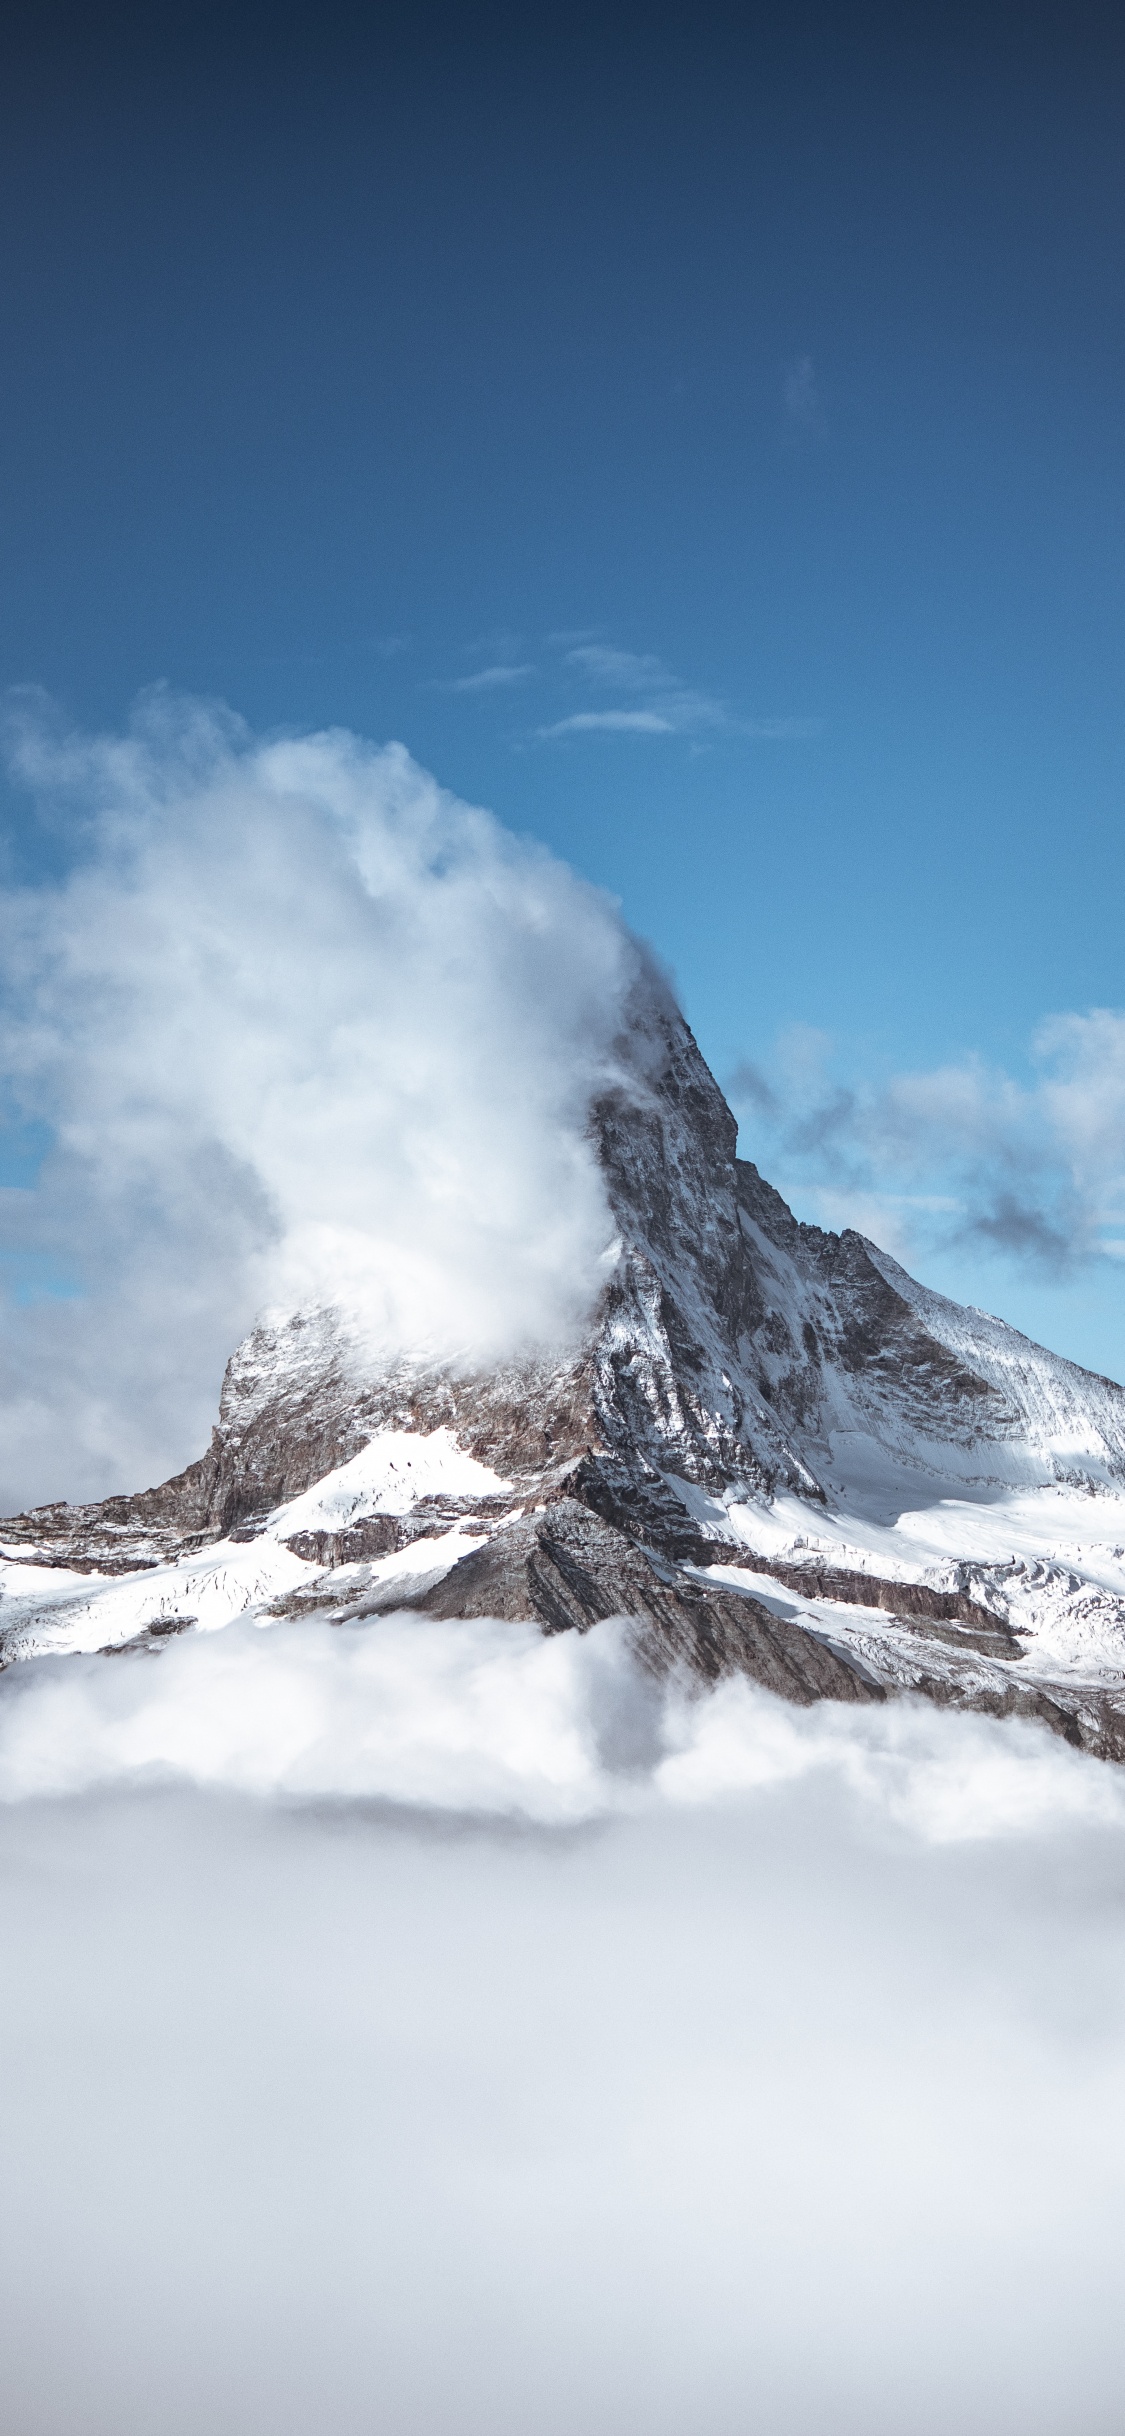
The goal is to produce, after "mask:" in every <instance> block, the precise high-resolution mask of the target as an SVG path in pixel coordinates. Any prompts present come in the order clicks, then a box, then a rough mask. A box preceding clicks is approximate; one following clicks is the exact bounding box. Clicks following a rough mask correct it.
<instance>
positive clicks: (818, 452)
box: [0, 6, 1125, 1375]
mask: <svg viewBox="0 0 1125 2436" xmlns="http://www.w3.org/2000/svg"><path fill="white" fill-rule="evenodd" d="M934 14H937V15H939V16H940V20H941V22H940V25H937V26H935V25H934V24H933V23H932V17H933V16H934ZM782 19H783V22H781V20H782ZM1122 65H1123V63H1122V55H1121V42H1120V37H1119V35H1118V33H1117V30H1116V27H1115V23H1114V19H1113V17H1112V16H1111V15H1110V14H1109V13H1108V12H1107V13H1105V14H1099V13H1096V12H1093V11H1087V12H1084V11H1082V10H1081V9H1079V10H1077V11H1073V10H1072V11H1070V12H1068V13H1067V14H1066V15H1065V17H1064V15H1063V13H1062V12H1061V11H1059V12H1057V13H1055V12H1051V11H1045V12H1038V11H1035V10H1027V11H1021V12H1019V13H1018V15H1017V14H1016V13H1013V12H1007V11H994V12H990V11H989V10H988V9H987V8H985V9H984V10H976V11H971V12H970V11H968V10H966V11H964V12H962V11H960V10H957V9H950V10H944V11H941V12H936V13H935V12H928V11H927V12H923V11H921V10H918V11H912V10H910V9H906V10H879V9H858V8H856V9H851V8H848V7H846V6H845V7H838V8H832V9H827V8H825V9H816V8H804V9H802V8H800V7H798V8H795V9H793V10H787V11H785V12H780V11H777V10H770V11H755V10H753V9H749V10H746V11H743V12H741V13H740V14H739V17H738V21H737V23H736V22H734V21H733V20H732V19H731V18H729V17H727V16H725V15H723V14H722V13H719V12H708V11H706V10H703V11H696V12H694V13H692V12H688V11H686V10H685V11H683V12H681V13H679V14H677V13H675V12H659V11H636V12H629V11H628V10H623V11H620V12H615V13H614V19H613V23H612V25H611V26H610V27H609V28H608V29H607V28H605V27H604V26H601V25H599V24H598V23H597V21H596V20H595V19H594V18H593V17H592V16H584V15H582V13H581V12H578V13H572V14H568V16H567V17H566V19H565V22H564V21H563V20H562V18H561V17H560V16H558V15H552V16H551V17H550V18H547V17H545V16H537V15H536V14H534V13H533V12H529V11H524V12H522V13H520V14H519V15H516V14H515V13H511V14H505V13H503V12H493V13H489V12H487V11H484V12H473V13H472V15H471V16H470V15H469V13H467V12H464V11H462V12H456V11H453V12H444V13H443V12H433V11H431V12H426V11H425V10H412V11H411V12H410V13H409V15H407V14H406V13H405V12H404V13H403V15H402V16H401V18H399V17H396V16H395V15H394V13H393V12H391V11H386V12H379V15H378V20H377V23H376V24H375V26H372V25H371V24H370V23H365V22H364V13H363V12H356V13H354V14H349V13H347V12H337V13H335V14H334V13H333V11H332V10H331V9H329V10H328V11H327V12H324V11H318V12H316V14H315V22H314V17H313V13H312V12H309V13H307V14H306V15H297V14H294V15H293V16H291V17H290V16H287V15H286V13H285V12H284V11H280V12H278V11H273V12H270V13H268V14H267V13H266V12H262V13H260V14H259V13H256V12H254V11H251V10H239V9H235V10H234V11H233V12H227V13H226V14H225V15H220V14H219V13H215V14H211V15H208V14H206V13H200V12H193V13H192V14H191V15H190V16H188V15H187V14H184V15H183V16H180V17H177V16H176V15H175V14H174V13H171V14H167V15H165V16H163V17H162V19H161V22H160V24H159V25H157V23H156V20H155V17H150V16H146V15H145V14H144V13H143V12H141V13H137V14H134V15H132V16H130V15H128V14H127V13H125V14H123V13H120V12H116V13H114V14H113V15H112V16H111V15H109V14H107V15H106V16H105V17H104V19H103V18H101V17H100V16H99V13H98V11H97V10H93V11H87V12H83V13H79V15H78V16H77V17H76V18H74V19H67V18H65V17H62V16H56V17H51V16H47V17H43V18H40V19H38V20H36V23H35V26H34V27H33V28H31V27H29V28H25V29H24V30H23V32H22V33H21V35H20V36H19V37H18V39H17V38H13V47H12V49H11V51H10V54H9V57H8V59H7V63H6V72H5V77H4V90H5V99H4V100H3V102H2V103H0V115H2V118H3V122H4V123H3V144H2V146H0V163H2V165H0V188H2V191H3V211H2V218H0V280H2V289H3V331H4V345H3V357H2V362H3V370H2V374H0V379H2V385H3V401H4V411H3V419H2V430H3V441H2V444H0V513H2V517H3V532H4V579H3V587H2V595H0V681H2V682H3V683H4V684H7V685H13V684H14V685H22V684H33V685H38V686H42V687H45V688H46V689H47V690H48V692H49V693H50V694H51V695H53V696H54V697H56V698H57V699H58V701H59V702H60V703H61V704H62V706H63V708H64V710H65V712H66V713H67V714H68V715H69V716H71V717H73V718H74V719H75V720H76V721H78V722H79V723H80V724H82V725H84V726H87V727H89V726H103V725H104V726H111V727H119V726H121V725H122V724H123V723H124V721H125V719H126V718H127V715H128V711H129V706H130V703H131V701H132V700H133V698H134V697H135V695H136V694H137V692H138V691H139V690H140V689H141V688H143V687H145V686H147V685H150V684H152V683H153V682H155V681H161V680H164V681H167V682H168V683H170V684H171V685H172V686H174V687H175V688H177V689H181V690H185V691H188V692H201V693H203V694H205V695H218V696H221V697H222V698H224V699H225V700H227V701H229V702H230V703H232V704H233V705H234V706H235V707H236V708H237V709H238V710H239V711H240V712H241V713H243V714H244V715H245V716H246V718H247V719H249V720H250V721H251V723H252V724H253V725H254V726H255V727H257V728H261V729H266V730H270V729H273V728H275V727H277V726H290V727H306V726H321V725H323V724H325V723H336V722H339V723H342V724H345V725H347V726H349V727H353V728H355V729H357V730H359V731H360V732H362V733H364V734H366V735H370V736H372V737H374V738H377V739H380V740H382V739H385V738H389V737H398V738H401V739H402V740H403V741H404V742H405V743H406V745H407V746H408V747H409V749H410V751H411V752H412V753H413V754H414V755H415V756H416V757H417V758H418V759H419V760H420V761H422V762H423V763H425V764H426V765H427V766H429V767H430V768H432V769H433V770H434V771H435V772H436V774H437V775H438V777H439V778H440V779H441V780H442V781H443V782H444V783H445V784H446V785H448V786H449V787H451V788H453V789H454V790H455V791H456V792H457V793H458V794H460V795H462V796H465V797H468V798H469V799H470V800H473V801H477V802H481V803H484V804H487V805H489V806H491V807H492V808H493V809H494V810H495V811H496V812H497V813H498V814H499V815H500V817H501V818H502V819H503V820H504V821H505V822H507V823H508V824H509V825H510V826H511V827H513V828H514V829H516V830H517V831H521V832H523V831H530V832H532V833H534V834H535V835H537V836H539V837H541V838H543V839H545V840H546V841H547V842H548V843H549V844H550V845H552V846H553V847H554V848H555V849H556V850H557V851H558V852H560V853H561V854H563V855H564V856H566V857H567V858H569V859H570V860H571V861H573V862H574V863H576V864H577V865H578V866H579V867H580V868H581V869H582V870H583V871H584V872H585V873H586V874H587V875H588V876H589V877H590V878H592V879H594V880H596V881H599V882H601V883H603V884H604V885H605V886H606V887H608V888H609V889H611V890H612V891H614V892H615V893H616V894H617V895H619V896H620V898H621V900H622V902H623V904H624V908H625V911H626V914H627V916H628V919H629V920H630V922H632V923H633V924H634V925H635V926H636V927H637V928H638V929H639V930H641V931H642V932H643V933H645V934H646V935H647V936H648V937H649V938H650V939H651V940H652V941H653V942H654V944H655V945H656V947H657V948H658V950H659V952H660V953H661V955H662V956H663V957H664V958H665V959H666V960H667V962H668V963H669V964H670V965H671V967H672V968H673V970H674V972H675V974H676V977H677V981H678V984H679V987H680V990H681V993H682V995H683V998H684V1002H685V1005H686V1008H687V1011H688V1013H689V1016H690V1018H691V1020H692V1022H693V1024H694V1026H695V1029H696V1031H697V1033H698V1036H699V1038H700V1041H701V1044H702V1046H703V1048H704V1051H705V1053H706V1054H707V1056H708V1057H709V1059H710V1060H711V1062H712V1064H713V1065H714V1067H715V1069H716V1071H717V1072H718V1074H719V1075H720V1077H721V1078H722V1079H723V1080H724V1081H725V1082H728V1083H729V1084H730V1085H731V1087H732V1090H734V1089H736V1088H737V1092H738V1095H739V1096H738V1107H739V1114H740V1119H741V1122H742V1127H743V1146H744V1148H745V1150H746V1151H747V1152H748V1154H749V1155H751V1156H756V1157H759V1158H760V1160H761V1163H762V1164H763V1166H765V1167H766V1169H767V1171H768V1172H770V1173H771V1174H773V1175H774V1177H775V1178H776V1180H777V1181H778V1182H779V1183H781V1184H782V1185H783V1187H785V1188H786V1189H787V1190H789V1191H790V1193H791V1194H792V1196H793V1197H794V1199H795V1200H796V1202H797V1205H798V1207H799V1208H800V1209H801V1211H802V1214H804V1215H808V1216H817V1215H819V1216H821V1217H823V1218H824V1219H825V1220H826V1221H827V1222H829V1223H833V1224H840V1223H844V1222H846V1221H848V1220H849V1219H851V1218H854V1219H855V1220H856V1222H858V1223H862V1224H865V1225H867V1226H868V1227H869V1231H871V1232H872V1233H878V1234H880V1235H881V1239H882V1240H884V1241H892V1242H893V1245H894V1247H895V1248H897V1249H899V1250H900V1252H901V1254H902V1255H903V1256H904V1257H909V1259H910V1261H911V1265H913V1266H914V1267H915V1268H916V1269H917V1270H918V1271H919V1273H920V1274H922V1275H924V1276H926V1277H927V1278H928V1279H929V1280H930V1281H931V1282H933V1283H935V1284H938V1285H941V1286H943V1287H945V1288H946V1289H947V1290H950V1291H953V1292H955V1293H957V1294H958V1295H959V1296H961V1297H963V1298H964V1299H967V1300H972V1301H979V1302H983V1303H985V1304H986V1305H988V1306H989V1307H991V1308H994V1309H998V1310H1000V1311H1002V1312H1004V1313H1005V1315H1006V1316H1008V1317H1011V1318H1013V1319H1015V1320H1016V1321H1017V1322H1018V1323H1019V1324H1021V1325H1023V1326H1026V1327H1027V1328H1028V1329H1029V1330H1031V1331H1032V1332H1033V1333H1035V1334H1037V1335H1040V1336H1043V1337H1044V1338H1046V1340H1047V1341H1049V1342H1051V1343H1053V1344H1055V1345H1057V1346H1058V1347H1059V1348H1060V1349H1061V1350H1063V1351H1067V1352H1071V1353H1073V1354H1074V1355H1075V1356H1076V1357H1077V1358H1079V1359H1081V1360H1084V1361H1086V1362H1088V1363H1090V1364H1092V1365H1093V1366H1094V1367H1097V1368H1105V1369H1109V1370H1111V1371H1115V1372H1116V1373H1117V1374H1118V1375H1121V1374H1122V1372H1123V1371H1125V1259H1123V1258H1122V1257H1121V1255H1120V1253H1115V1252H1113V1251H1112V1250H1110V1251H1108V1252H1107V1251H1106V1250H1104V1249H1102V1248H1100V1247H1102V1246H1104V1245H1105V1244H1112V1243H1114V1242H1116V1241H1118V1240H1125V1200H1122V1198H1121V1193H1120V1190H1119V1186H1120V1178H1121V1176H1122V1173H1123V1171H1125V1138H1123V1136H1125V1080H1123V1077H1125V1029H1120V1028H1119V1029H1117V1030H1115V1029H1114V1028H1113V1027H1112V1025H1111V1026H1109V1027H1108V1028H1107V1027H1106V1026H1105V1025H1104V1024H1103V1025H1102V1026H1101V1028H1100V1029H1095V1030H1090V1029H1089V1028H1087V1029H1086V1030H1084V1031H1083V1030H1078V1031H1075V1030H1074V1029H1073V1027H1072V1028H1071V1030H1069V1031H1067V1030H1066V1028H1065V1026H1064V1028H1063V1030H1062V1031H1060V1030H1059V1029H1058V1027H1057V1025H1056V1029H1055V1031H1054V1032H1053V1033H1049V1034H1048V1035H1046V1036H1044V1035H1043V1032H1042V1027H1043V1025H1044V1023H1045V1022H1046V1021H1047V1019H1050V1018H1069V1019H1075V1018H1078V1019H1087V1018H1088V1015H1089V1010H1091V1009H1108V1010H1115V1009H1119V1008H1120V1007H1121V1006H1122V1004H1123V1003H1125V977H1123V974H1122V949H1121V928H1122V924H1121V907H1122V903H1123V901H1125V870H1123V861H1125V857H1123V847H1122V821H1121V810H1120V806H1121V791H1122V762H1123V738H1122V701H1121V691H1122V675H1121V635H1122V589H1123V584H1125V550H1123V547H1122V543H1123V539H1125V534H1123V525H1125V513H1123V511H1125V456H1123V450H1122V417H1121V401H1122V395H1123V390H1125V381H1123V373H1125V361H1123V358H1125V325H1123V322H1122V314H1121V306H1120V254H1121V238H1122V226H1123V215H1122V205H1123V200H1125V196H1123V187H1125V153H1123V150H1122V146H1121V142H1120V126H1121V106H1122V99H1123V94H1122V84H1123V76H1122ZM7 819H8V831H9V836H10V848H9V853H10V869H11V871H12V873H13V874H17V875H21V876H24V877H31V878H34V877H35V875H36V873H37V872H41V871H43V870H45V869H48V868H52V867H57V865H58V863H59V862H60V860H65V858H66V856H67V854H68V853H69V852H70V851H72V848H73V841H72V840H71V839H70V838H69V837H68V834H67V832H66V830H65V828H59V827H58V826H55V827H53V828H44V827H43V826H42V825H41V824H39V823H38V822H37V821H36V820H35V819H34V817H33V816H32V814H31V813H30V811H29V810H28V808H27V806H26V804H25V802H24V799H23V798H22V797H21V796H20V795H19V793H18V791H17V790H13V791H11V792H10V794H9V796H8V798H7ZM1037 1040H1038V1043H1039V1046H1038V1050H1036V1046H1035V1044H1036V1041H1037ZM904 1077H905V1078H907V1080H906V1082H905V1083H904V1081H903V1078H904ZM942 1078H944V1080H943V1079H942ZM12 1155H13V1158H14V1159H15V1160H16V1161H17V1162H18V1161H19V1160H20V1159H22V1160H23V1161H24V1162H25V1164H26V1161H27V1158H28V1156H29V1151H28V1145H27V1143H26V1142H20V1141H16V1142H14V1143H13V1151H12ZM11 1172H12V1176H13V1180H18V1177H17V1176H16V1171H15V1169H14V1168H13V1170H12V1171H11ZM20 1172H21V1173H22V1170H21V1171H20Z"/></svg>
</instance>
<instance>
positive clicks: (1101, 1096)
mask: <svg viewBox="0 0 1125 2436" xmlns="http://www.w3.org/2000/svg"><path fill="white" fill-rule="evenodd" d="M832 1069H833V1056H832V1043H831V1042H830V1041H828V1040H827V1039H826V1038H825V1037H824V1036H823V1035H815V1034H812V1033H808V1034H806V1033H805V1032H804V1031H803V1030H801V1029H800V1028H795V1029H794V1031H793V1032H791V1033H790V1034H787V1035H786V1036H784V1037H783V1038H782V1039H780V1040H779V1041H778V1042H777V1044H776V1046H775V1049H774V1052H773V1055H772V1058H771V1059H770V1060H767V1061H766V1062H765V1065H764V1067H763V1066H762V1065H761V1064H758V1065H751V1064H750V1063H746V1064H745V1065H744V1066H743V1067H742V1068H740V1069H739V1070H738V1072H737V1073H736V1074H735V1075H734V1076H732V1078H731V1089H732V1093H733V1094H734V1097H735V1100H736V1103H741V1104H742V1105H744V1106H746V1107H748V1108H750V1107H752V1108H753V1110H754V1121H755V1131H756V1134H757V1135H758V1137H759V1141H760V1146H761V1147H762V1150H763V1155H764V1156H766V1158H767V1159H768V1160H769V1161H770V1162H771V1163H772V1166H773V1169H774V1172H775V1175H776V1180H777V1181H778V1182H779V1183H785V1182H786V1181H788V1183H789V1186H790V1188H791V1189H800V1188H801V1187H808V1188H809V1189H810V1190H811V1191H812V1192H813V1193H814V1195H815V1197H816V1202H817V1207H818V1211H819V1213H820V1215H821V1216H822V1218H823V1220H824V1222H825V1223H826V1224H831V1225H836V1226H839V1225H852V1226H856V1227H859V1228H860V1230H861V1231H863V1232H866V1233H869V1234H872V1235H874V1236H876V1237H877V1239H878V1240H879V1241H880V1242H882V1243H884V1244H886V1246H887V1248H888V1249H892V1250H895V1251H896V1252H897V1253H898V1256H899V1257H900V1258H905V1259H909V1258H910V1257H911V1256H914V1257H917V1256H918V1255H919V1253H920V1252H921V1251H923V1250H924V1249H925V1248H926V1247H927V1246H931V1247H932V1246H933V1245H934V1244H935V1243H937V1242H940V1241H945V1242H949V1241H951V1240H954V1239H957V1240H961V1241H972V1242H974V1243H975V1244H976V1245H977V1246H978V1247H983V1248H991V1249H993V1250H995V1251H997V1252H1000V1253H1002V1254H1005V1255H1007V1256H1010V1257H1012V1258H1014V1259H1017V1260H1023V1261H1025V1262H1029V1263H1031V1264H1032V1265H1033V1266H1035V1267H1038V1268H1039V1269H1042V1270H1046V1271H1055V1272H1058V1271H1060V1270H1062V1269H1065V1268H1066V1267H1068V1266H1069V1265H1072V1264H1074V1263H1075V1262H1078V1261H1086V1260H1089V1259H1091V1258H1095V1257H1097V1256H1099V1255H1101V1254H1106V1253H1108V1254H1110V1255H1111V1256H1113V1257H1115V1258H1116V1257H1117V1256H1118V1255H1117V1251H1116V1246H1115V1238H1114V1236H1113V1234H1112V1233H1107V1232H1106V1230H1107V1229H1113V1228H1115V1227H1120V1225H1121V1223H1122V1221H1123V1220H1125V1015H1123V1014H1121V1013H1120V1012H1118V1011H1116V1010H1113V1009H1107V1008H1095V1009H1093V1010H1092V1011H1091V1012H1090V1013H1088V1014H1067V1015H1058V1016H1052V1017H1050V1018H1049V1019H1048V1020H1047V1021H1046V1022H1045V1023H1043V1024H1041V1025H1040V1026H1039V1028H1038V1030H1037V1032H1036V1034H1035V1037H1034V1040H1033V1041H1032V1044H1031V1069H1032V1071H1031V1075H1030V1078H1029V1079H1028V1080H1026V1081H1019V1080H1017V1079H1016V1078H1015V1077H1013V1076H1012V1075H1010V1074H1007V1073H1005V1072H1004V1071H1003V1070H1002V1069H1000V1068H997V1067H994V1066H989V1065H988V1064H986V1063H985V1061H984V1060H982V1059H979V1058H966V1059H964V1060H963V1061H962V1062H961V1063H960V1064H956V1065H947V1066H941V1067H936V1068H933V1069H931V1070H929V1071H928V1072H927V1071H923V1072H917V1073H905V1074H897V1075H892V1076H891V1077H889V1079H888V1080H886V1081H885V1082H884V1083H882V1084H879V1085H867V1084H865V1085H857V1086H852V1085H850V1084H847V1083H843V1082H839V1081H835V1080H833V1074H832Z"/></svg>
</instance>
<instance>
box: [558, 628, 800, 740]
mask: <svg viewBox="0 0 1125 2436" xmlns="http://www.w3.org/2000/svg"><path fill="white" fill-rule="evenodd" d="M559 639H560V640H563V641H565V640H566V638H559ZM563 670H564V673H565V675H566V676H567V678H568V679H569V680H570V682H571V683H572V684H573V683H574V682H575V681H577V682H578V683H580V684H584V685H586V686H589V687H592V688H594V689H596V690H597V691H599V692H602V693H607V692H613V693H615V694H617V695H618V697H621V696H625V697H626V699H625V700H624V701H622V700H621V699H620V698H619V699H618V701H617V702H616V703H614V704H613V705H612V706H611V707H609V708H607V709H605V710H594V709H589V708H586V707H583V708H581V709H578V710H574V711H569V712H567V713H566V714H565V715H564V716H563V717H561V718H558V719H552V720H550V721H549V722H548V723H547V724H546V725H544V726H543V727H541V728H539V729H538V730H537V731H536V732H537V734H538V735H539V736H540V737H541V738H543V739H544V740H546V741H551V740H553V739H555V738H558V737H564V736H591V735H624V736H700V735H706V734H708V733H710V734H727V735H740V736H754V737H760V738H763V739H768V740H769V741H777V742H780V741H790V740H793V739H797V738H802V737H808V736H814V735H817V734H819V731H820V727H821V721H820V720H819V719H744V718H740V717H739V716H738V715H737V714H736V713H735V712H733V711H732V710H731V709H730V707H729V705H728V704H727V703H726V702H725V701H724V700H723V699H722V697H721V695H719V694H713V693H707V692H705V691H703V690H702V689H701V688H700V687H698V686H693V685H688V684H686V683H685V682H684V679H683V678H682V677H679V676H677V675H676V672H675V670H674V669H671V668H669V667H668V666H667V664H666V663H665V661H663V660H661V659H659V658H658V656H657V654H656V653H655V652H652V651H622V650H620V649H619V648H618V647H617V645H615V644H611V643H605V642H599V641H594V640H590V639H582V640H578V641H567V647H566V648H565V649H564V651H563Z"/></svg>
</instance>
